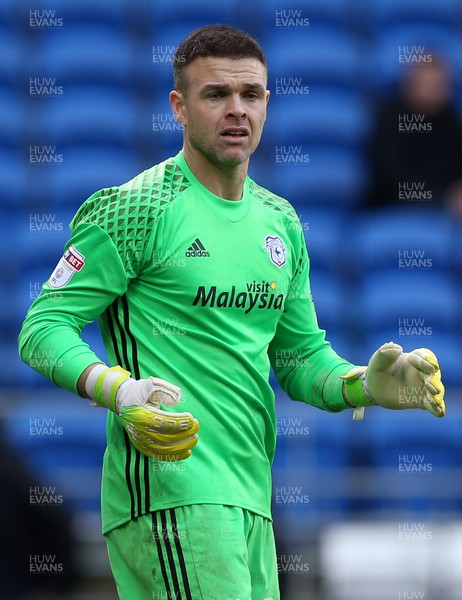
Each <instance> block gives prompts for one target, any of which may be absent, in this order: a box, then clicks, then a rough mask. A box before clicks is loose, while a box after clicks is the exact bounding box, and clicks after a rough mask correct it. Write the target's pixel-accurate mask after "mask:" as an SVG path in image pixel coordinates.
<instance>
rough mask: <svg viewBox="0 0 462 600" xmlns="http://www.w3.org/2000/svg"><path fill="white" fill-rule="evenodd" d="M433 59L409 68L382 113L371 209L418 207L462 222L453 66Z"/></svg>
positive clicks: (461, 146) (461, 144)
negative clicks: (445, 213) (440, 211)
mask: <svg viewBox="0 0 462 600" xmlns="http://www.w3.org/2000/svg"><path fill="white" fill-rule="evenodd" d="M430 56H432V60H431V62H426V63H420V64H415V65H412V66H411V67H409V69H408V70H407V71H406V73H405V75H404V77H403V79H402V81H401V83H400V86H399V91H398V96H397V97H396V98H395V99H393V100H391V101H388V102H385V103H383V104H382V106H380V107H379V109H378V112H377V117H376V124H375V129H374V131H373V134H372V136H371V139H370V144H369V156H370V161H371V184H370V188H369V192H368V194H367V196H366V200H365V207H366V208H381V207H384V206H391V205H395V206H396V205H398V204H399V205H404V204H406V205H413V204H415V203H418V204H419V205H423V204H424V205H427V206H428V207H429V208H444V209H445V210H448V211H450V212H451V213H452V214H454V215H456V216H457V217H458V218H462V124H461V121H460V119H459V116H458V114H457V112H456V110H455V109H454V107H453V101H454V87H453V79H452V74H451V72H450V68H449V65H448V64H447V63H446V62H445V61H444V60H443V59H442V58H439V57H436V56H435V55H430Z"/></svg>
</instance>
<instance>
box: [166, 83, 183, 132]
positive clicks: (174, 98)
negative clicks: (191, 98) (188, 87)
mask: <svg viewBox="0 0 462 600" xmlns="http://www.w3.org/2000/svg"><path fill="white" fill-rule="evenodd" d="M169 99H170V106H171V107H172V112H173V116H174V117H175V119H176V120H177V121H178V123H181V125H185V124H186V105H185V101H184V96H183V94H182V93H181V92H177V91H176V90H173V91H171V92H170V96H169Z"/></svg>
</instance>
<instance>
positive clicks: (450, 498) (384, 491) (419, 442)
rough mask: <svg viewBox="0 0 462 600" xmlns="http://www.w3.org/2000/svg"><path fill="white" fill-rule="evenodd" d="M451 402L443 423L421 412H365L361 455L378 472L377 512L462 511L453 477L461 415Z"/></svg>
mask: <svg viewBox="0 0 462 600" xmlns="http://www.w3.org/2000/svg"><path fill="white" fill-rule="evenodd" d="M448 396H449V395H448ZM447 402H448V412H447V415H446V417H445V418H444V419H441V420H439V419H435V418H434V417H433V416H431V415H429V414H427V413H426V412H424V411H421V410H411V411H406V412H400V413H399V414H398V413H394V412H389V411H381V412H380V415H379V414H378V411H379V410H380V409H366V416H365V420H364V423H363V425H364V431H363V432H362V436H361V437H362V444H363V447H362V451H363V452H367V454H368V456H369V458H370V460H371V468H372V469H374V482H375V487H376V495H378V496H379V498H378V499H377V500H376V502H375V509H376V510H380V511H392V510H398V509H399V510H401V511H402V510H404V511H410V512H411V514H414V515H415V514H418V513H427V514H432V515H436V514H438V515H441V516H442V515H443V514H447V513H448V512H451V511H458V510H460V507H461V501H460V493H459V489H458V485H457V481H456V479H457V477H454V475H455V473H457V472H458V471H459V470H460V468H461V466H462V458H461V457H462V443H461V436H460V412H456V413H455V414H454V413H452V414H451V412H450V408H449V407H450V405H451V399H450V398H449V397H448V399H447ZM376 411H377V412H376Z"/></svg>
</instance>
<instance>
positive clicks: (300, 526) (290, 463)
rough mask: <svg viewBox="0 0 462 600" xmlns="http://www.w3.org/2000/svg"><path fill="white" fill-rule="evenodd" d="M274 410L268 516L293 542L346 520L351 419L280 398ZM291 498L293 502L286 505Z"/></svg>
mask: <svg viewBox="0 0 462 600" xmlns="http://www.w3.org/2000/svg"><path fill="white" fill-rule="evenodd" d="M276 408H277V411H276V412H277V419H278V421H277V423H278V439H277V449H276V458H275V462H274V467H273V511H274V513H275V515H276V518H277V520H278V522H279V523H280V524H281V525H282V528H283V530H284V531H285V532H288V531H290V534H291V537H295V538H297V539H298V538H300V537H302V538H303V536H306V535H307V534H308V533H310V532H311V533H312V532H313V531H316V530H318V529H319V528H321V527H322V526H323V524H324V523H326V522H327V521H331V520H332V519H336V518H345V517H346V516H347V515H348V514H349V511H350V508H351V505H350V500H349V494H350V490H351V486H352V479H351V471H350V469H349V466H350V464H351V458H352V456H351V454H350V452H349V445H350V443H349V442H350V437H351V432H352V427H351V413H350V411H347V412H346V413H345V414H330V413H326V412H324V411H322V410H319V409H316V408H313V407H310V406H307V405H305V404H304V403H302V402H291V401H289V400H288V399H287V397H286V396H285V395H284V394H282V393H279V394H278V397H277V402H276ZM333 481H335V485H332V482H333ZM291 494H292V495H293V496H294V499H293V500H292V502H290V501H287V502H286V501H285V500H289V499H290V496H291ZM297 495H298V496H299V497H301V498H298V500H304V498H303V497H304V496H309V502H302V501H299V502H296V501H295V500H297V497H296V496H297Z"/></svg>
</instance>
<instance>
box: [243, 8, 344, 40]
mask: <svg viewBox="0 0 462 600" xmlns="http://www.w3.org/2000/svg"><path fill="white" fill-rule="evenodd" d="M351 4H352V3H351V2H348V0H331V1H330V2H324V1H323V0H311V1H310V2H309V4H303V3H299V4H297V3H294V2H292V0H267V1H265V2H252V3H248V4H247V5H245V4H242V3H240V19H241V21H242V26H243V27H244V28H245V26H252V27H253V28H255V29H256V32H257V33H258V34H259V35H262V36H263V35H264V34H274V33H276V34H278V33H279V32H281V33H284V32H285V31H291V30H297V27H298V28H299V29H302V28H303V29H306V30H307V31H308V32H309V34H310V35H311V33H313V32H314V31H315V30H316V29H317V27H319V26H332V27H338V28H339V29H340V28H344V29H348V28H349V27H350V26H354V15H353V13H352V10H351V8H352V7H351ZM282 39H283V38H282Z"/></svg>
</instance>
